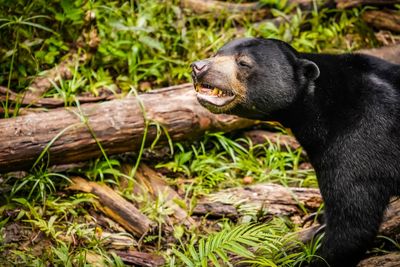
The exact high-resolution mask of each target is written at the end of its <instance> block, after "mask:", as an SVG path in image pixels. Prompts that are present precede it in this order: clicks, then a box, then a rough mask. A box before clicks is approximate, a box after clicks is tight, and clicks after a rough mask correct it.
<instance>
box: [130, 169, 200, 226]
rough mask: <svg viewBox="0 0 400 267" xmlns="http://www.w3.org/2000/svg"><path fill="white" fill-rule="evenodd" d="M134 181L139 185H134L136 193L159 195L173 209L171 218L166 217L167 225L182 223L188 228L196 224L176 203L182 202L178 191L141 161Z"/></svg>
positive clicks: (154, 196)
mask: <svg viewBox="0 0 400 267" xmlns="http://www.w3.org/2000/svg"><path fill="white" fill-rule="evenodd" d="M135 181H136V182H137V183H138V185H139V186H136V187H135V188H136V189H137V190H138V191H139V192H138V193H136V194H149V193H150V195H152V196H153V198H156V197H160V196H161V197H163V199H164V201H165V205H166V206H168V207H169V208H171V209H172V210H173V211H174V213H173V214H172V216H171V217H172V218H168V219H167V221H168V224H169V225H171V226H172V225H177V224H184V225H186V226H187V227H188V228H189V227H192V226H195V225H196V222H195V221H194V220H193V219H192V218H191V217H190V216H189V215H188V213H187V212H186V210H184V209H182V208H181V207H180V206H178V204H176V201H179V202H183V200H182V199H181V198H180V196H179V195H178V193H176V192H175V190H173V189H172V188H171V187H170V186H168V184H167V182H166V181H165V180H164V179H163V178H162V177H161V175H160V174H158V173H157V172H155V171H154V170H153V169H151V168H150V167H149V166H147V165H146V164H143V163H142V164H141V165H140V167H139V169H138V170H137V172H136V173H135ZM143 191H144V192H143Z"/></svg>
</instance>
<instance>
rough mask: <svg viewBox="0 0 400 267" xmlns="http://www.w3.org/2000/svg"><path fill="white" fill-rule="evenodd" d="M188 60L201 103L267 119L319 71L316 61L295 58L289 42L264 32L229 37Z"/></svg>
mask: <svg viewBox="0 0 400 267" xmlns="http://www.w3.org/2000/svg"><path fill="white" fill-rule="evenodd" d="M191 66H192V78H193V83H194V87H195V90H196V92H197V99H198V101H199V102H200V103H201V104H202V105H203V106H204V107H206V108H207V109H209V110H210V111H212V112H214V113H229V114H236V115H239V116H242V117H247V118H251V119H265V120H267V119H270V118H269V116H270V115H271V114H273V113H274V112H279V111H280V110H285V109H287V108H288V107H289V106H290V105H291V104H292V103H293V102H294V101H295V100H296V98H297V97H298V96H299V94H301V92H302V91H304V90H303V89H304V88H309V87H310V86H311V85H312V82H313V81H314V80H315V79H317V78H318V76H319V69H318V67H317V65H316V64H315V63H313V62H312V61H309V60H306V59H301V58H299V56H298V53H297V52H296V51H295V50H294V49H293V48H292V47H291V46H289V45H288V44H286V43H285V42H282V41H279V40H274V39H263V38H243V39H237V40H234V41H232V42H230V43H228V44H226V45H225V46H223V47H222V48H221V49H220V50H219V51H218V52H217V53H216V54H215V55H214V56H213V57H211V58H208V59H204V60H200V61H196V62H194V63H193V64H192V65H191Z"/></svg>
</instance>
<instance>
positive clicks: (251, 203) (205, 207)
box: [193, 184, 322, 219]
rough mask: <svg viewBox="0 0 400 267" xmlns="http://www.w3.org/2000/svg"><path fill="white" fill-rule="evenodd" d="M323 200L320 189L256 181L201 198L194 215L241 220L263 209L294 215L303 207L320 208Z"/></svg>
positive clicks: (266, 212) (278, 213)
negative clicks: (249, 184)
mask: <svg viewBox="0 0 400 267" xmlns="http://www.w3.org/2000/svg"><path fill="white" fill-rule="evenodd" d="M321 203H322V198H321V195H320V194H319V190H318V189H314V188H295V187H290V188H287V187H284V186H281V185H276V184H256V185H251V186H246V187H238V188H230V189H225V190H221V191H219V192H217V193H214V194H210V195H208V196H206V197H203V198H201V199H200V200H198V202H197V205H196V207H195V208H194V210H193V214H194V215H208V216H211V217H227V218H232V219H234V218H236V219H237V218H239V217H241V216H244V215H247V214H248V213H251V212H252V213H254V214H255V213H257V212H259V211H263V213H264V214H266V215H276V216H292V215H296V214H302V213H303V211H302V208H301V207H303V208H306V209H311V210H316V209H318V207H319V206H320V205H321Z"/></svg>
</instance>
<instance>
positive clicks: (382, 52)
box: [357, 44, 400, 64]
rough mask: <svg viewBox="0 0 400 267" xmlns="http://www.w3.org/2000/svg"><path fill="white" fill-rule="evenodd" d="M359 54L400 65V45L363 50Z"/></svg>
mask: <svg viewBox="0 0 400 267" xmlns="http://www.w3.org/2000/svg"><path fill="white" fill-rule="evenodd" d="M357 53H361V54H366V55H371V56H375V57H378V58H381V59H384V60H387V61H389V62H392V63H395V64H400V44H398V45H392V46H384V47H380V48H372V49H362V50H358V51H357Z"/></svg>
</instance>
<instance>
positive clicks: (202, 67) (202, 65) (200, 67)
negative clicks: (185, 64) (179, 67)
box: [191, 60, 208, 75]
mask: <svg viewBox="0 0 400 267" xmlns="http://www.w3.org/2000/svg"><path fill="white" fill-rule="evenodd" d="M191 66H192V70H193V73H194V74H196V75H198V74H200V73H202V72H204V71H206V70H207V68H208V64H207V62H206V61H204V60H200V61H196V62H194V63H192V65H191Z"/></svg>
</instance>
